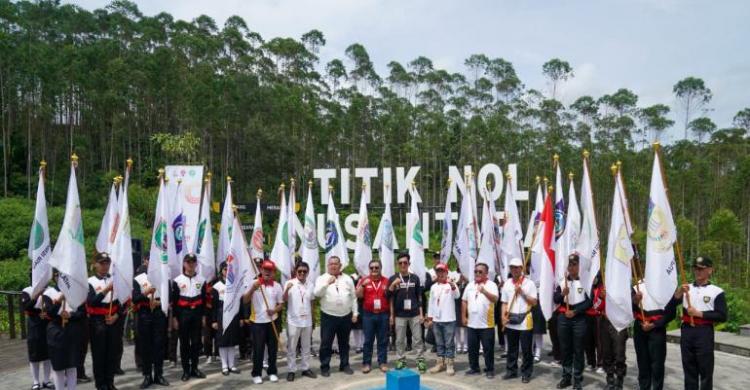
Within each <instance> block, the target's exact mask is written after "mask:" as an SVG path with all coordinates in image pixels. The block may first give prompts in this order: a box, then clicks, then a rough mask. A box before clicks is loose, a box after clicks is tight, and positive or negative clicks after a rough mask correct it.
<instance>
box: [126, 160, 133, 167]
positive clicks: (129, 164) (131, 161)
mask: <svg viewBox="0 0 750 390" xmlns="http://www.w3.org/2000/svg"><path fill="white" fill-rule="evenodd" d="M125 164H127V166H128V168H132V167H133V159H132V158H130V157H128V159H127V160H125Z"/></svg>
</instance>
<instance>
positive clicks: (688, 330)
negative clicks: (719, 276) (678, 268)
mask: <svg viewBox="0 0 750 390" xmlns="http://www.w3.org/2000/svg"><path fill="white" fill-rule="evenodd" d="M713 272H714V268H713V261H711V259H710V258H708V257H705V256H699V257H697V258H696V259H695V262H694V263H693V276H694V277H695V280H694V281H693V283H692V284H683V285H682V287H681V288H679V289H678V290H677V292H675V294H674V298H675V299H677V300H680V299H682V326H681V327H680V333H681V337H680V351H681V352H682V370H683V371H684V375H685V390H693V389H695V390H697V389H700V390H709V389H711V388H713V376H714V325H716V324H718V323H720V322H725V321H726V320H727V302H726V299H725V297H724V290H722V289H721V288H720V287H718V286H716V285H713V284H711V281H710V278H711V274H713Z"/></svg>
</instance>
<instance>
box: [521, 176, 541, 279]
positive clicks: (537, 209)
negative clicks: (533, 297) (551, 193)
mask: <svg viewBox="0 0 750 390" xmlns="http://www.w3.org/2000/svg"><path fill="white" fill-rule="evenodd" d="M543 209H544V195H543V194H542V186H541V185H540V184H537V186H536V203H535V205H534V210H533V211H532V212H531V216H530V217H529V226H528V228H527V229H526V236H525V237H524V241H523V246H524V247H526V248H528V249H529V250H530V251H531V254H530V255H529V263H530V268H531V269H529V277H530V278H531V280H533V281H534V283H535V284H536V286H537V289H538V288H539V276H540V275H541V273H540V272H541V264H542V263H541V258H542V256H541V253H538V252H534V251H533V250H532V249H533V247H534V245H535V244H536V241H539V240H540V239H541V237H542V234H541V232H540V231H539V229H538V228H537V226H539V219H541V217H542V210H543ZM535 233H536V237H535Z"/></svg>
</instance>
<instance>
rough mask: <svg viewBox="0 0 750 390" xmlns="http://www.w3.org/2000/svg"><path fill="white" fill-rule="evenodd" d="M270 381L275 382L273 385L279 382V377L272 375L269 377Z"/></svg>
mask: <svg viewBox="0 0 750 390" xmlns="http://www.w3.org/2000/svg"><path fill="white" fill-rule="evenodd" d="M268 380H269V381H271V382H273V383H276V382H278V381H279V377H277V376H276V375H273V374H271V375H269V376H268Z"/></svg>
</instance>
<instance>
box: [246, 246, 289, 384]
mask: <svg viewBox="0 0 750 390" xmlns="http://www.w3.org/2000/svg"><path fill="white" fill-rule="evenodd" d="M260 268H261V275H260V276H259V277H258V278H257V279H256V280H255V282H254V283H253V284H252V285H251V286H250V290H248V292H247V293H245V295H243V297H242V300H243V302H250V321H252V323H253V325H252V333H253V335H252V337H253V371H252V373H251V375H252V377H253V383H255V384H258V385H259V384H261V383H263V377H262V374H263V354H264V353H265V352H266V349H267V351H268V368H267V369H266V372H267V373H268V380H270V381H271V382H277V381H278V380H279V377H278V376H277V374H278V371H277V369H276V354H277V353H278V351H279V347H278V342H279V340H278V333H277V331H278V330H277V329H276V328H275V326H274V324H273V321H275V320H276V317H277V316H278V314H279V312H280V311H281V309H282V307H283V297H282V291H281V285H280V284H279V283H277V282H276V281H275V280H274V279H273V276H274V273H275V272H276V265H275V264H274V263H273V261H271V260H264V261H263V263H262V264H261V267H260Z"/></svg>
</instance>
